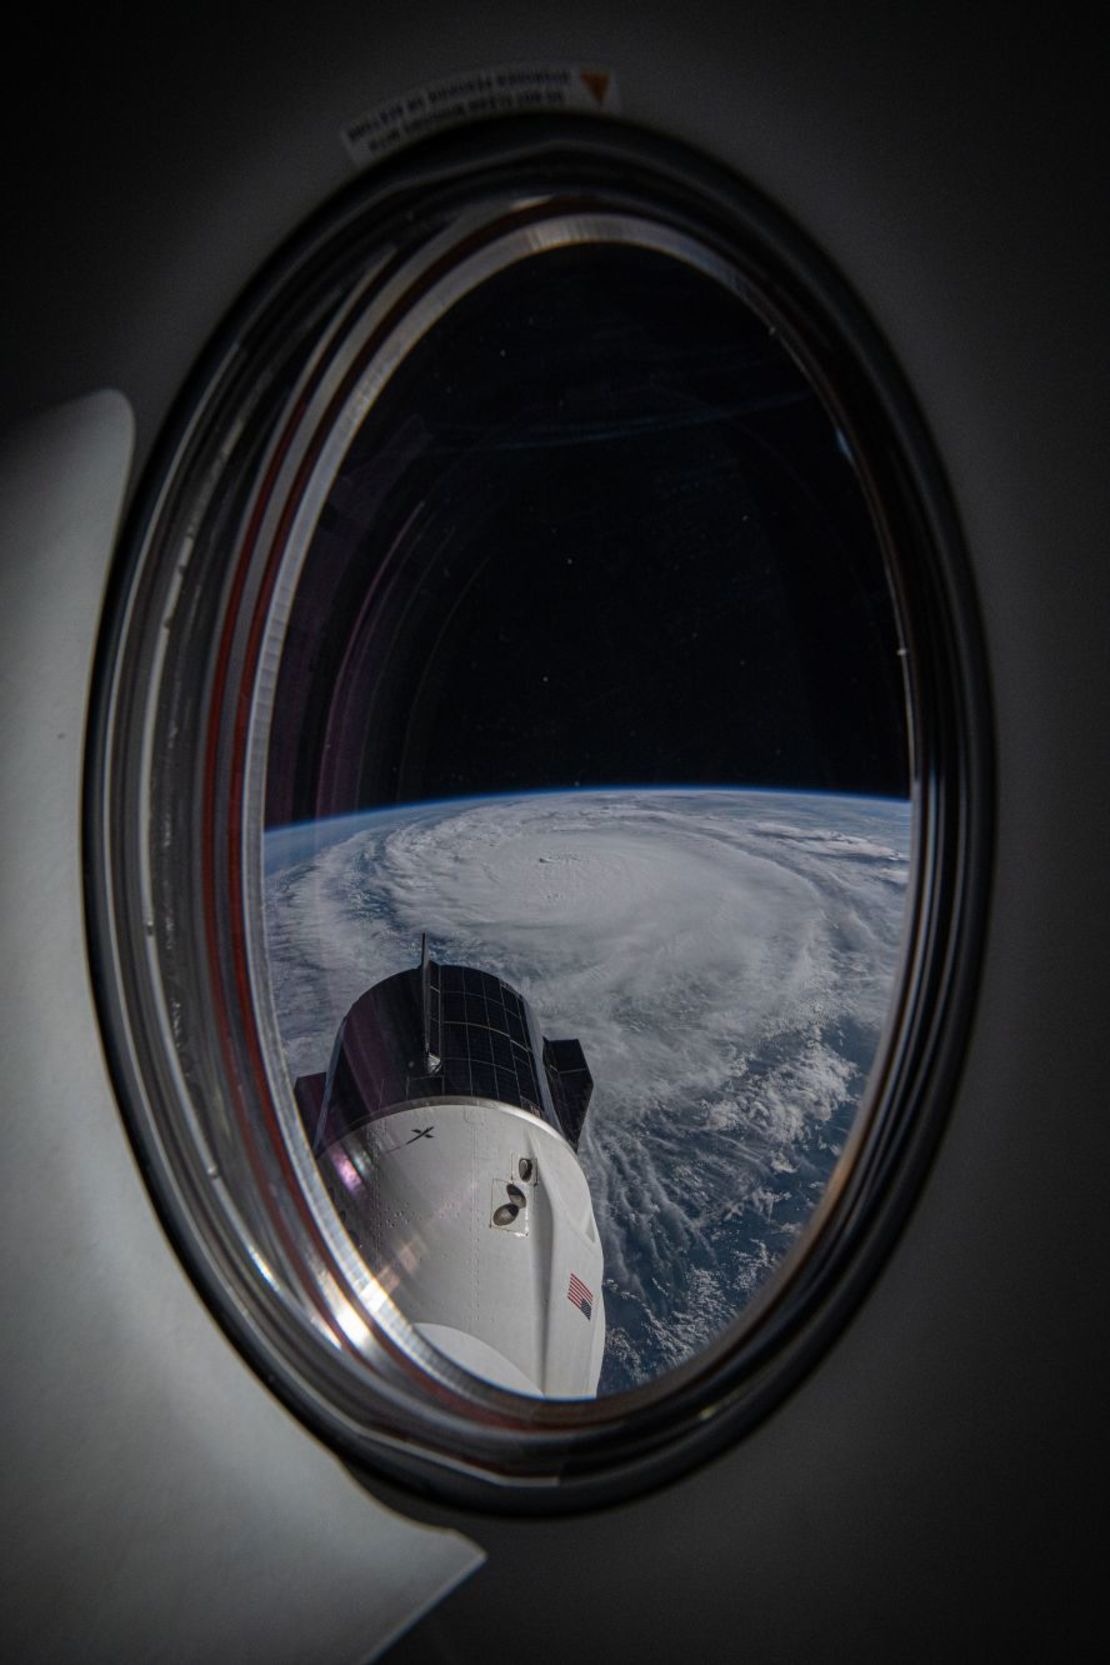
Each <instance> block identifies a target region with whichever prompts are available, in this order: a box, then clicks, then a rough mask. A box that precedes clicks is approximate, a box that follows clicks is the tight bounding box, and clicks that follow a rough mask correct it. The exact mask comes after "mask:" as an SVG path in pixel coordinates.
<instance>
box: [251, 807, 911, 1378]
mask: <svg viewBox="0 0 1110 1665" xmlns="http://www.w3.org/2000/svg"><path fill="white" fill-rule="evenodd" d="M910 833H911V810H910V805H909V804H908V803H907V802H905V801H901V800H892V799H867V798H855V797H846V796H845V797H838V796H830V795H826V794H813V793H801V792H772V791H762V790H760V791H737V790H716V789H702V788H681V789H673V790H660V789H656V788H651V789H635V790H634V789H629V788H619V789H613V790H589V791H580V790H579V791H565V792H543V793H529V794H526V795H520V796H514V797H498V798H474V799H461V800H451V801H447V802H440V803H425V804H418V805H415V806H413V805H409V806H404V807H401V808H390V809H387V810H374V811H369V812H366V813H363V814H360V815H356V816H350V817H346V818H343V819H338V820H332V821H327V822H318V823H314V824H311V825H306V826H299V827H284V828H280V829H277V830H273V831H270V832H268V833H267V834H266V835H265V847H264V875H265V878H264V897H265V924H266V934H267V948H268V957H269V975H270V983H271V990H272V996H273V1001H274V1007H275V1012H276V1016H277V1022H278V1030H279V1033H280V1036H281V1040H282V1044H283V1046H284V1049H285V1057H286V1063H287V1066H288V1069H289V1072H290V1076H291V1077H292V1078H295V1077H296V1076H298V1075H302V1074H308V1073H311V1072H314V1071H317V1070H322V1069H324V1068H325V1067H326V1065H327V1061H328V1057H329V1054H330V1052H331V1047H332V1043H333V1041H334V1039H335V1034H336V1030H337V1028H338V1026H339V1023H340V1020H341V1019H342V1018H343V1016H344V1015H345V1013H346V1012H347V1010H348V1008H349V1007H350V1006H351V1005H352V1003H353V1002H354V1001H355V1000H356V999H357V997H358V996H359V995H360V994H362V993H363V992H364V991H365V990H366V989H367V988H369V987H370V985H371V984H373V983H376V982H378V981H379V980H380V979H381V978H383V977H387V976H389V975H390V974H391V973H393V972H395V971H400V970H403V969H405V968H406V967H409V966H412V965H414V964H416V962H417V960H418V956H419V950H420V936H421V932H423V931H427V933H428V938H429V944H430V947H431V951H432V954H433V955H434V957H435V958H436V959H438V960H440V961H448V962H454V963H459V964H463V965H470V966H475V967H477V968H479V969H481V970H484V971H491V972H493V973H495V974H496V975H497V976H499V977H501V978H503V979H504V980H505V981H506V982H508V983H510V984H511V985H512V986H513V987H514V988H516V989H518V990H519V991H520V992H521V993H522V994H523V995H524V996H525V997H526V999H527V1000H528V1001H530V1003H531V1004H532V1006H533V1008H534V1010H535V1012H536V1015H537V1018H538V1020H539V1023H540V1025H541V1028H542V1029H543V1032H544V1033H545V1034H547V1035H551V1036H576V1037H577V1038H578V1039H579V1040H580V1041H581V1043H582V1046H583V1049H584V1051H585V1054H586V1059H587V1062H588V1064H589V1067H590V1070H591V1073H592V1075H593V1078H594V1093H593V1099H592V1102H591V1105H590V1109H589V1113H588V1115H587V1117H586V1123H585V1127H584V1129H583V1134H582V1139H581V1144H580V1149H579V1157H580V1160H581V1163H582V1166H583V1168H584V1170H585V1173H586V1176H587V1179H588V1181H589V1184H590V1189H591V1193H592V1196H593V1204H594V1212H595V1215H596V1218H597V1224H598V1228H599V1231H600V1234H601V1240H602V1245H603V1248H604V1255H605V1280H604V1298H605V1315H606V1324H607V1340H606V1351H605V1360H604V1364H603V1367H602V1375H601V1383H600V1388H599V1391H600V1392H602V1393H607V1392H616V1391H619V1390H622V1389H625V1388H631V1387H635V1386H638V1385H641V1384H643V1383H644V1382H647V1381H650V1380H652V1379H654V1378H655V1377H657V1376H659V1375H660V1374H662V1373H663V1372H665V1371H667V1370H669V1369H671V1368H673V1367H674V1366H676V1365H678V1364H680V1363H682V1362H683V1361H684V1360H685V1359H687V1358H689V1357H690V1356H691V1355H692V1354H693V1353H695V1352H696V1351H697V1350H698V1349H700V1348H701V1347H703V1346H705V1345H706V1344H707V1343H708V1342H709V1341H711V1340H712V1339H713V1338H714V1337H716V1336H717V1335H718V1334H719V1333H720V1332H721V1331H722V1330H723V1329H724V1328H725V1327H726V1326H727V1325H728V1324H729V1323H731V1322H732V1320H733V1319H734V1318H735V1317H736V1316H737V1314H738V1313H739V1312H741V1311H742V1310H743V1308H744V1306H745V1305H746V1303H747V1302H748V1301H749V1300H750V1299H751V1297H752V1295H753V1294H754V1293H755V1292H756V1291H757V1290H758V1289H759V1288H760V1286H761V1285H762V1284H763V1283H764V1282H765V1281H766V1279H767V1278H768V1276H769V1275H770V1274H771V1273H772V1272H773V1270H774V1269H775V1267H776V1266H777V1265H778V1264H779V1262H780V1261H781V1259H782V1257H783V1255H784V1254H785V1253H786V1251H787V1250H788V1249H789V1248H790V1247H791V1245H792V1244H793V1243H794V1241H795V1240H796V1238H797V1236H798V1234H799V1232H800V1231H801V1230H802V1229H803V1227H804V1226H805V1224H806V1221H807V1220H808V1219H809V1217H810V1215H811V1213H812V1211H813V1209H814V1206H815V1205H816V1204H817V1203H818V1202H819V1200H820V1198H821V1197H822V1195H823V1193H824V1191H825V1188H826V1186H827V1184H828V1180H829V1177H830V1175H831V1173H832V1171H833V1168H834V1167H835V1165H836V1162H837V1158H838V1156H839V1155H840V1152H841V1150H842V1148H843V1145H844V1141H845V1139H846V1137H847V1135H848V1133H849V1131H850V1129H851V1126H852V1123H853V1120H854V1118H855V1115H856V1113H857V1110H858V1108H859V1105H860V1102H861V1098H862V1097H863V1095H864V1092H865V1089H866V1085H867V1080H868V1075H869V1071H870V1069H871V1066H872V1063H873V1061H874V1059H875V1054H876V1050H877V1048H878V1045H879V1041H880V1037H881V1035H882V1031H883V1027H884V1024H885V1022H886V1018H887V1013H888V1010H889V1007H890V1002H891V996H892V993H893V989H894V984H895V979H896V977H897V974H898V970H899V966H900V961H901V953H902V945H903V929H904V913H905V901H906V887H907V876H908V869H909V850H910Z"/></svg>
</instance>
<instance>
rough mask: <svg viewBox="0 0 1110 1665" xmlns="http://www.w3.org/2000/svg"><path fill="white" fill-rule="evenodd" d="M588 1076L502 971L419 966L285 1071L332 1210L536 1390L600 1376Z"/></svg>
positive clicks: (474, 1361) (409, 1286) (379, 1272)
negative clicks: (304, 1065) (316, 1060)
mask: <svg viewBox="0 0 1110 1665" xmlns="http://www.w3.org/2000/svg"><path fill="white" fill-rule="evenodd" d="M592 1090H593V1081H592V1078H591V1076H590V1072H589V1069H588V1068H587V1065H586V1060H585V1057H584V1055H583V1052H582V1047H581V1045H580V1044H579V1042H578V1041H576V1040H559V1041H552V1040H549V1039H547V1038H546V1037H545V1036H543V1035H541V1033H540V1029H539V1025H538V1023H537V1021H536V1017H535V1014H534V1013H533V1011H532V1009H531V1007H530V1006H529V1005H528V1002H527V1001H526V1000H525V999H524V998H523V997H522V996H521V995H520V994H518V993H517V991H516V990H515V989H513V988H511V987H510V986H509V985H508V984H507V983H505V982H503V981H502V980H501V979H500V978H498V977H496V976H494V975H493V974H492V973H490V972H486V971H480V970H477V969H475V968H473V967H471V966H463V965H447V964H440V963H439V962H437V961H436V960H433V959H432V958H431V955H430V953H429V950H428V944H427V938H425V939H424V941H423V944H422V950H421V959H420V965H419V966H418V967H412V968H410V969H409V970H407V971H401V972H398V973H396V974H395V975H394V976H392V977H387V978H385V980H384V981H382V982H380V983H376V984H374V986H373V987H372V988H370V989H368V990H367V991H366V993H365V994H363V995H362V996H360V998H359V999H358V1000H356V1001H355V1003H354V1005H353V1006H352V1007H351V1009H350V1011H349V1012H348V1013H347V1015H346V1017H345V1018H344V1019H343V1021H342V1023H341V1024H340V1026H339V1032H338V1034H337V1036H336V1039H335V1045H334V1047H333V1049H332V1054H331V1059H330V1062H329V1064H328V1068H327V1070H326V1071H325V1072H321V1073H320V1074H317V1075H308V1076H302V1077H301V1078H300V1079H299V1080H298V1081H297V1082H296V1087H295V1091H296V1096H297V1103H298V1105H299V1107H300V1111H301V1117H302V1120H303V1122H304V1125H305V1130H306V1133H307V1134H308V1137H309V1139H310V1141H311V1143H312V1147H313V1150H314V1152H315V1154H316V1157H317V1160H318V1161H319V1163H320V1166H321V1169H322V1171H323V1173H324V1175H325V1178H326V1180H327V1183H328V1186H329V1189H330V1191H331V1194H332V1196H333V1198H334V1200H335V1203H336V1206H337V1208H338V1210H339V1214H340V1217H341V1219H342V1220H343V1223H344V1225H345V1226H346V1229H347V1231H348V1233H349V1234H350V1236H351V1239H352V1241H353V1242H354V1244H355V1246H356V1247H357V1248H358V1250H359V1252H360V1254H361V1255H362V1257H363V1259H364V1260H365V1262H366V1264H367V1266H368V1267H369V1268H370V1269H371V1271H372V1272H373V1273H374V1274H375V1275H376V1276H377V1278H378V1279H379V1280H380V1281H381V1282H382V1283H383V1284H384V1286H385V1288H386V1289H387V1290H388V1292H389V1293H390V1294H391V1295H392V1296H393V1297H394V1299H395V1300H396V1302H397V1304H398V1306H399V1308H400V1310H401V1311H402V1312H403V1313H404V1315H405V1317H406V1318H407V1319H408V1320H409V1322H410V1323H412V1324H413V1325H414V1326H415V1327H416V1328H417V1329H418V1330H419V1331H420V1332H421V1333H422V1334H423V1335H424V1336H425V1337H426V1338H427V1340H429V1341H430V1342H432V1343H433V1344H434V1345H435V1346H436V1347H438V1348H439V1350H440V1351H441V1352H443V1353H445V1354H446V1355H447V1356H448V1357H449V1358H451V1359H453V1360H454V1362H455V1363H456V1364H459V1365H462V1366H463V1367H464V1368H465V1369H467V1370H469V1371H472V1372H473V1373H474V1374H475V1375H478V1376H482V1377H484V1378H485V1379H486V1380H487V1381H492V1382H495V1383H497V1384H498V1385H499V1386H502V1387H506V1388H511V1389H514V1390H516V1391H517V1392H520V1393H525V1394H538V1395H543V1396H544V1397H552V1398H567V1399H581V1398H587V1397H591V1396H592V1395H594V1394H595V1393H596V1392H597V1384H598V1377H599V1375H600V1372H601V1360H602V1354H603V1352H604V1347H605V1310H604V1304H603V1300H602V1290H601V1282H602V1269H603V1261H602V1249H601V1242H600V1239H599V1236H598V1230H597V1224H596V1221H595V1219H594V1211H593V1203H592V1200H591V1197H590V1189H589V1185H588V1183H587V1180H586V1176H585V1174H584V1173H583V1171H582V1167H581V1164H580V1163H579V1161H578V1157H577V1154H576V1152H577V1148H578V1141H579V1137H580V1134H581V1131H582V1125H583V1122H584V1119H585V1115H586V1111H587V1109H588V1107H589V1102H590V1096H591V1093H592Z"/></svg>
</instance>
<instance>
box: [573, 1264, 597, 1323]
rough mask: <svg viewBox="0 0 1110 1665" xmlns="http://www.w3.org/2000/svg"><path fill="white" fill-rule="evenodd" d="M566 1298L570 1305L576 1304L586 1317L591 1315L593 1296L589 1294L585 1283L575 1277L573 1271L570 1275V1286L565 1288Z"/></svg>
mask: <svg viewBox="0 0 1110 1665" xmlns="http://www.w3.org/2000/svg"><path fill="white" fill-rule="evenodd" d="M567 1300H568V1301H570V1303H571V1304H572V1306H576V1307H577V1308H578V1310H579V1312H584V1313H585V1314H586V1317H587V1318H592V1317H593V1310H594V1298H593V1296H592V1295H591V1294H590V1291H589V1290H588V1289H587V1288H586V1285H585V1284H584V1283H583V1282H582V1279H581V1278H579V1277H576V1276H575V1274H574V1273H573V1272H572V1273H571V1275H570V1288H569V1289H568V1290H567Z"/></svg>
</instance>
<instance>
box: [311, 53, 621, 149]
mask: <svg viewBox="0 0 1110 1665" xmlns="http://www.w3.org/2000/svg"><path fill="white" fill-rule="evenodd" d="M619 107H620V106H619V100H618V96H617V83H616V79H615V78H614V76H613V75H612V74H611V72H610V71H609V70H607V69H599V68H597V67H596V65H581V64H504V65H502V66H501V67H500V68H499V69H480V70H474V71H472V72H471V73H468V74H464V75H448V76H444V78H443V79H442V80H441V81H430V82H429V83H428V84H427V85H426V86H423V87H418V88H417V89H416V90H415V91H414V92H409V93H402V94H400V95H399V96H398V97H396V98H391V99H389V100H388V101H387V102H385V103H382V104H378V105H376V106H375V107H374V109H372V110H368V111H367V112H366V114H365V115H362V116H359V117H358V118H357V119H356V120H355V121H352V122H348V124H347V126H346V127H345V128H344V129H343V143H344V145H345V146H346V149H347V153H348V155H349V156H350V158H351V160H352V162H354V164H355V166H356V167H359V168H364V167H366V166H367V165H368V164H369V163H371V162H376V161H377V160H378V159H379V157H382V156H386V155H388V154H389V152H390V151H393V150H399V149H400V147H401V146H402V145H407V144H412V143H413V142H414V140H416V139H423V138H424V137H426V135H427V134H429V133H435V132H438V131H440V130H441V129H442V128H445V127H459V126H461V125H462V124H463V123H464V122H468V121H484V120H486V119H487V118H488V117H490V116H514V115H518V114H520V113H521V112H522V111H529V112H535V111H537V110H539V111H550V110H580V111H588V112H590V113H591V114H593V115H599V114H600V115H607V116H608V115H615V114H617V112H618V110H619Z"/></svg>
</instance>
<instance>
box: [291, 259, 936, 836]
mask: <svg viewBox="0 0 1110 1665" xmlns="http://www.w3.org/2000/svg"><path fill="white" fill-rule="evenodd" d="M897 649H898V639H897V630H896V622H895V617H894V610H893V606H892V602H891V598H890V594H889V590H888V587H887V583H886V578H885V573H884V569H883V562H882V559H881V556H880V553H879V550H878V547H877V541H876V537H875V533H874V530H873V527H872V524H871V521H870V518H869V516H868V514H867V511H866V507H865V504H864V500H863V496H862V493H861V491H860V488H859V485H858V482H857V479H856V475H855V473H854V470H853V468H852V466H851V464H850V462H849V461H848V460H847V457H846V454H845V452H844V449H843V448H842V447H841V445H839V444H838V441H837V435H836V432H835V430H834V428H833V425H832V423H831V421H830V419H829V417H828V416H827V415H826V413H825V411H824V409H823V408H822V406H821V405H820V403H819V402H818V400H817V398H816V397H815V395H814V394H813V392H812V391H811V389H810V387H809V385H808V383H807V381H806V379H805V378H804V376H803V375H802V373H801V372H800V370H799V369H798V368H797V366H796V364H795V362H794V361H793V359H792V358H791V357H790V355H789V354H788V353H787V352H786V351H785V350H784V348H783V347H782V345H781V343H780V341H779V340H778V339H777V337H775V336H774V335H773V334H772V333H771V332H770V331H769V330H768V329H767V327H766V325H765V324H764V323H763V322H762V321H761V320H760V318H759V317H758V316H757V315H756V314H755V313H754V312H753V311H752V310H751V309H750V308H749V307H748V306H746V305H745V304H744V303H742V302H741V301H740V300H739V299H737V298H736V297H735V296H733V295H732V294H731V293H729V292H728V291H727V290H725V289H724V288H723V287H722V286H721V285H719V284H718V283H716V282H715V281H713V280H711V279H709V278H707V277H705V276H703V275H701V274H700V273H698V272H696V271H694V270H693V269H691V268H689V267H687V266H685V265H682V264H680V263H679V262H678V261H677V260H675V259H673V258H670V257H667V256H663V255H659V254H655V253H650V252H647V251H644V250H632V249H626V248H618V247H607V248H598V247H596V246H594V247H591V248H587V249H564V250H560V251H557V252H553V253H546V254H544V255H542V256H538V257H534V258H532V259H529V260H527V261H525V262H523V263H521V264H519V265H518V266H516V267H514V268H512V269H510V270H508V271H506V272H503V273H502V274H500V275H499V276H498V277H496V278H494V279H492V280H490V281H488V282H486V283H485V284H484V285H482V286H481V287H480V288H479V289H478V290H477V291H476V292H475V293H473V294H472V295H471V296H470V297H468V298H467V299H465V300H464V301H462V302H461V303H459V304H458V305H457V306H456V307H455V308H454V309H453V310H452V311H451V312H450V314H449V315H448V316H447V318H446V319H445V320H444V321H443V322H442V323H441V324H440V325H438V326H437V327H436V328H435V329H434V330H433V331H432V332H430V334H429V335H428V336H427V337H426V338H425V340H424V341H423V343H421V344H420V346H419V347H417V348H416V349H415V350H414V351H413V352H412V353H411V354H410V356H409V357H408V359H407V360H406V361H405V364H404V366H403V369H402V371H401V372H400V373H399V374H398V375H397V376H396V377H395V378H394V380H393V382H392V384H391V385H390V387H389V389H388V390H387V392H386V394H385V396H384V397H383V398H382V399H381V400H380V401H379V402H378V405H377V406H376V408H375V409H374V411H373V412H372V414H371V416H370V418H369V419H368V420H367V421H366V422H365V423H364V425H363V427H362V429H361V431H360V433H359V434H358V436H357V438H356V440H355V442H354V444H353V445H352V447H351V449H350V451H349V453H348V455H347V457H346V459H345V461H344V464H343V467H342V470H341V473H340V475H339V477H338V479H337V481H336V483H335V487H334V489H333V491H332V493H331V496H330V499H329V502H328V505H327V508H326V509H325V511H324V514H323V516H322V519H321V522H320V526H319V529H318V532H317V534H316V537H315V539H314V544H313V548H312V551H311V554H310V558H309V560H308V562H307V563H306V568H305V574H304V577H303V579H302V583H301V587H300V591H299V594H298V597H297V602H296V605H295V608H294V613H293V617H292V621H291V626H290V630H289V635H288V637H287V644H286V650H285V655H284V660H283V667H282V675H281V680H280V683H279V692H278V700H277V707H276V713H275V721H274V728H273V743H272V751H271V768H270V790H269V802H268V818H269V820H270V822H271V823H277V822H283V821H295V820H302V819H309V818H312V817H314V816H318V815H325V814H337V813H343V812H345V811H348V810H352V809H356V808H361V807H368V806H371V805H375V804H383V803H390V802H405V801H412V800H416V799H430V798H440V797H451V796H458V795H465V794H471V793H485V792H500V791H514V790H524V789H529V788H544V787H558V786H573V785H583V786H586V785H614V784H657V785H672V784H678V783H704V784H733V785H777V786H784V787H797V788H808V789H822V790H834V791H852V792H868V793H886V794H893V795H900V794H904V793H905V791H906V790H907V778H908V765H907V739H906V716H905V699H904V693H903V684H902V677H901V667H900V662H899V659H898V656H897Z"/></svg>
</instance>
